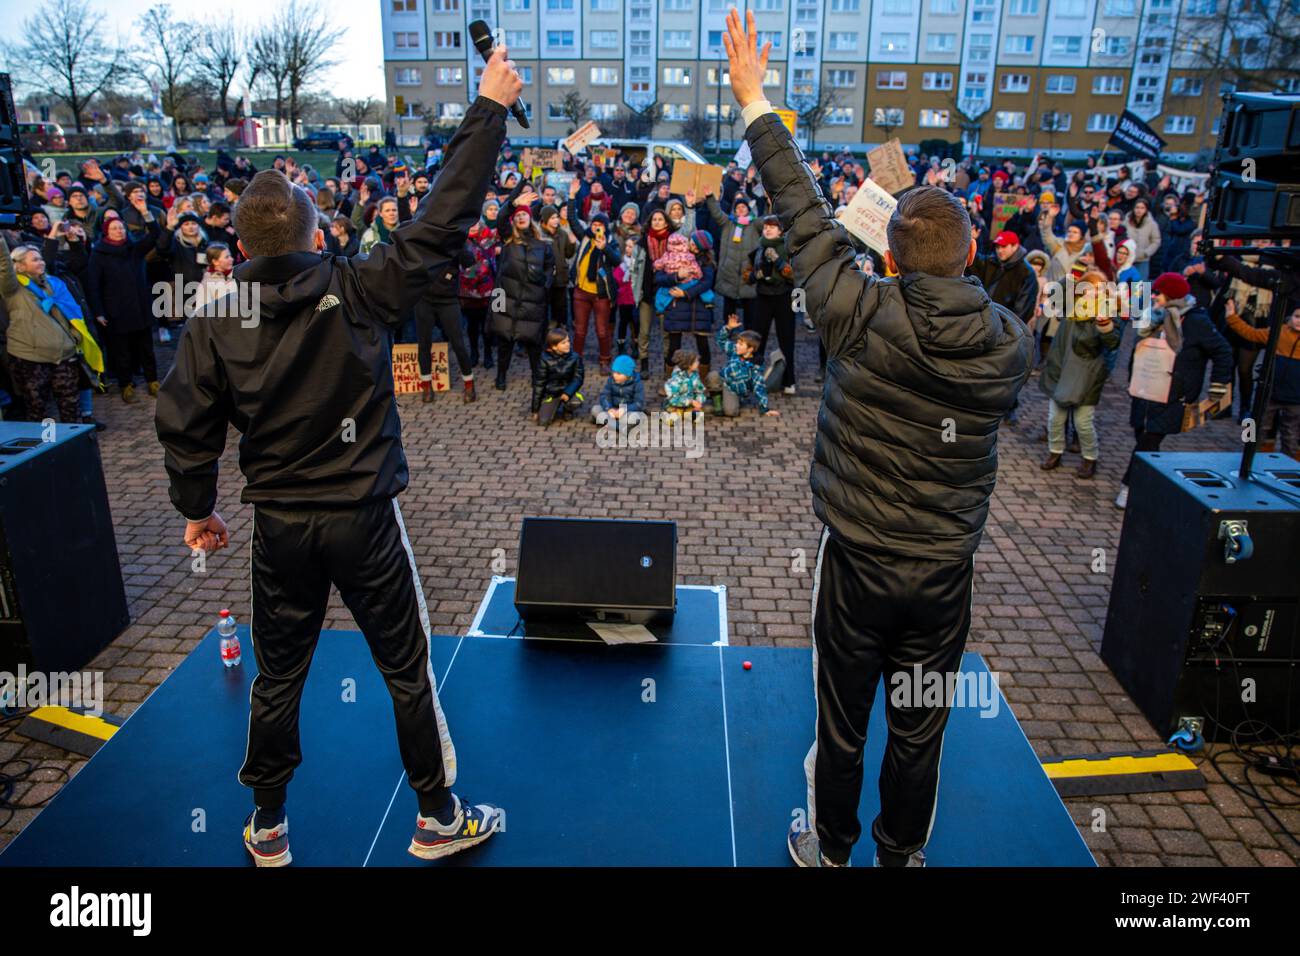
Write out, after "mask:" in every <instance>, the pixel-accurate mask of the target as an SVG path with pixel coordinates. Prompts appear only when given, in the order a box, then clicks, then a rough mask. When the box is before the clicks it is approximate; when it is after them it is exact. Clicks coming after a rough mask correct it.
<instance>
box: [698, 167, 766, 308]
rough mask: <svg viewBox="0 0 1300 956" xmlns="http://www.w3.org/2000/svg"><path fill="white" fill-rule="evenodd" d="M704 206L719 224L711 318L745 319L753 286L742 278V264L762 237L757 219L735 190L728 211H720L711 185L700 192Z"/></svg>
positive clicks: (754, 291)
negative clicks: (716, 268) (735, 193)
mask: <svg viewBox="0 0 1300 956" xmlns="http://www.w3.org/2000/svg"><path fill="white" fill-rule="evenodd" d="M704 203H705V207H706V208H707V209H708V210H709V216H710V217H712V219H713V221H714V222H716V223H718V224H719V225H720V227H721V230H722V232H721V235H720V237H719V239H718V276H717V280H716V282H715V283H714V286H713V290H714V292H716V293H717V299H716V300H715V302H714V310H715V313H718V314H715V316H714V318H715V319H717V318H719V317H721V320H722V321H725V319H726V317H727V316H728V315H738V316H740V318H741V320H742V321H744V319H745V309H746V307H747V306H748V304H749V303H750V302H752V301H753V299H754V296H755V295H756V294H757V290H756V289H755V288H754V286H753V285H752V284H750V283H748V282H746V281H744V272H745V265H746V264H747V263H748V262H749V261H750V259H751V258H752V257H753V255H754V250H755V249H757V248H758V243H759V240H760V239H761V238H762V235H763V229H762V225H761V223H760V222H759V221H758V220H757V219H756V218H755V217H754V216H752V215H751V207H750V201H749V199H748V198H746V197H745V196H744V195H741V194H737V195H736V197H735V198H734V199H733V200H732V203H731V215H730V216H728V215H727V214H726V212H725V211H723V208H722V205H721V203H719V202H718V197H717V196H715V195H714V193H713V189H712V188H710V189H707V190H706V191H705V193H704Z"/></svg>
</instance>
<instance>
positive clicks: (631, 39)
mask: <svg viewBox="0 0 1300 956" xmlns="http://www.w3.org/2000/svg"><path fill="white" fill-rule="evenodd" d="M627 43H628V53H629V54H630V55H631V56H650V55H651V53H650V31H649V30H632V31H631V32H629V33H628V35H627Z"/></svg>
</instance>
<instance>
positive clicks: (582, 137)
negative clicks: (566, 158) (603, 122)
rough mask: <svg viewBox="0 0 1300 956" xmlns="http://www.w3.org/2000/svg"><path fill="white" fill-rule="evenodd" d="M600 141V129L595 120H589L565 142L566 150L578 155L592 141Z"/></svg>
mask: <svg viewBox="0 0 1300 956" xmlns="http://www.w3.org/2000/svg"><path fill="white" fill-rule="evenodd" d="M596 139H600V127H599V126H597V125H596V121H595V120H587V122H585V123H583V124H582V125H581V126H579V127H578V128H577V129H576V130H574V131H573V132H572V133H570V134H569V136H568V137H567V138H566V139H565V140H564V148H565V149H567V150H568V151H569V152H570V153H574V154H576V153H578V151H580V150H581V149H582V148H583V147H584V146H586V145H587V144H588V143H590V142H591V141H592V140H596Z"/></svg>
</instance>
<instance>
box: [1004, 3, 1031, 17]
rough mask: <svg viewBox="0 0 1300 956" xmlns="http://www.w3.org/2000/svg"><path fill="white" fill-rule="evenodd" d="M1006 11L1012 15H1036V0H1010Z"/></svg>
mask: <svg viewBox="0 0 1300 956" xmlns="http://www.w3.org/2000/svg"><path fill="white" fill-rule="evenodd" d="M1007 13H1008V14H1010V15H1011V16H1013V17H1036V16H1038V0H1011V5H1010V6H1009V7H1008V8H1007Z"/></svg>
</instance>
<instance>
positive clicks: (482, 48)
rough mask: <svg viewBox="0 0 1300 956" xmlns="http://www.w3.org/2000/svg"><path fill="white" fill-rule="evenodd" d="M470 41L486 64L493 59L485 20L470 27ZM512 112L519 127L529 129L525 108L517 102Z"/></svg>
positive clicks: (478, 21)
mask: <svg viewBox="0 0 1300 956" xmlns="http://www.w3.org/2000/svg"><path fill="white" fill-rule="evenodd" d="M469 39H470V42H471V43H473V44H474V49H476V50H478V55H479V56H481V57H482V58H483V62H484V63H486V62H487V61H488V60H490V59H492V29H491V28H490V27H489V26H488V25H487V22H486V21H485V20H475V21H474V22H473V23H471V24H470V25H469ZM510 112H511V114H513V115H514V118H515V119H517V120H518V121H519V125H520V126H522V127H523V128H524V129H528V116H527V114H525V113H524V108H523V107H522V106H520V105H519V101H518V100H515V101H514V102H513V103H511V104H510Z"/></svg>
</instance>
